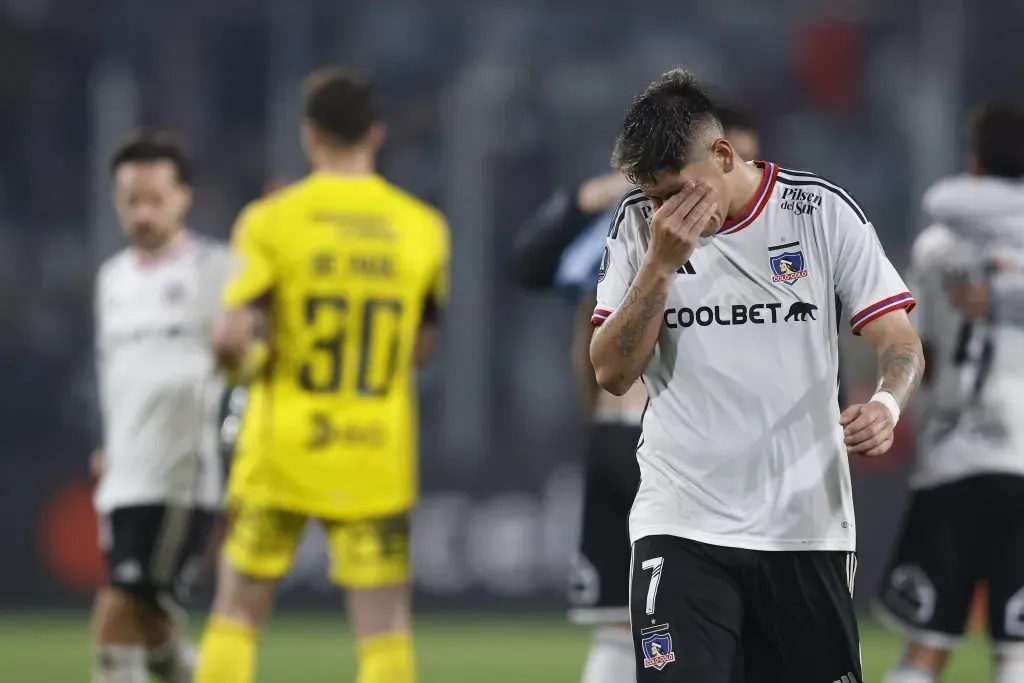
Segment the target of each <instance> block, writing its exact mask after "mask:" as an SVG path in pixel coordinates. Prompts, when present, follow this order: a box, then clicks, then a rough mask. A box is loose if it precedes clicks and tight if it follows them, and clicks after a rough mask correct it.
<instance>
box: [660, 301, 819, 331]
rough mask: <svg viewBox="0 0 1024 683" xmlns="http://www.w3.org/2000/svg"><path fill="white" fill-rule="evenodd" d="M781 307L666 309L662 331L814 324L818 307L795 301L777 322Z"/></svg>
mask: <svg viewBox="0 0 1024 683" xmlns="http://www.w3.org/2000/svg"><path fill="white" fill-rule="evenodd" d="M781 310H782V304H781V303H770V304H752V305H750V306H747V305H744V304H733V305H732V306H717V305H716V306H701V307H699V308H696V309H694V308H669V309H667V310H666V311H665V315H664V318H663V320H664V322H665V327H667V328H669V329H670V330H674V329H676V328H679V327H692V326H694V325H697V326H699V327H710V326H711V325H722V326H732V325H747V324H750V325H766V324H775V323H779V322H783V323H803V322H808V321H811V320H817V318H816V317H815V315H814V312H815V311H817V310H818V307H817V306H815V305H814V304H811V303H807V302H806V301H796V302H794V303H793V304H791V305H790V307H789V311H788V312H787V313H786V315H785V316H784V317H782V319H781V320H780V319H779V311H781Z"/></svg>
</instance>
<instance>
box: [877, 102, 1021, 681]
mask: <svg viewBox="0 0 1024 683" xmlns="http://www.w3.org/2000/svg"><path fill="white" fill-rule="evenodd" d="M969 137H970V152H971V154H970V163H969V166H970V171H971V172H970V174H969V175H965V176H960V177H957V178H952V179H947V180H944V181H941V182H939V183H938V184H936V185H935V186H934V187H933V188H932V189H931V190H929V192H928V193H927V194H926V196H925V210H926V212H927V213H928V214H930V216H931V218H932V219H933V220H934V223H933V224H932V225H931V226H929V227H928V228H926V229H925V230H924V232H922V233H921V234H920V235H919V236H918V238H917V240H916V241H915V243H914V247H913V250H912V263H911V266H912V269H913V281H914V282H915V283H916V291H917V293H919V296H920V299H919V305H918V308H917V309H916V311H915V317H916V321H915V322H916V324H917V328H918V330H919V332H920V334H921V338H922V341H923V343H924V347H925V351H926V357H927V358H928V363H929V372H928V374H927V376H926V377H925V381H924V386H925V389H924V390H923V391H922V394H923V396H922V398H924V399H925V400H924V401H922V403H923V404H924V407H925V408H926V410H925V412H924V416H923V417H924V420H923V424H922V428H921V431H920V434H919V438H918V449H917V459H916V461H915V463H914V467H913V470H912V473H911V477H910V487H911V489H912V494H911V501H910V506H909V509H908V511H907V514H906V517H905V519H904V523H903V531H902V533H901V537H900V540H899V542H898V543H897V546H896V549H895V551H894V553H893V557H892V560H891V562H890V565H889V568H888V570H887V571H886V573H885V575H884V578H883V583H882V587H881V590H880V594H879V605H880V607H882V608H883V614H884V615H885V616H887V617H889V619H888V620H887V621H889V622H890V623H892V624H894V625H896V626H899V627H900V628H901V630H903V631H904V632H905V633H906V636H907V645H906V648H905V650H904V653H903V656H902V658H901V660H900V661H899V662H898V663H897V664H896V665H895V666H894V667H893V668H892V669H891V670H890V671H889V672H888V674H887V675H886V678H885V683H935V682H936V681H938V680H939V679H940V677H941V675H942V671H943V669H944V668H945V664H946V660H947V659H948V657H949V653H950V652H951V651H952V650H953V649H954V648H955V647H956V645H957V644H958V643H959V641H960V640H961V638H962V637H963V634H964V628H965V626H966V624H967V621H968V617H969V612H970V607H971V604H972V599H973V597H974V592H975V588H976V586H977V585H978V582H979V581H985V582H986V583H987V585H988V618H989V623H988V630H989V635H990V637H991V638H992V640H993V643H994V646H995V661H994V664H993V680H994V681H995V682H996V683H1018V682H1019V681H1024V355H1022V353H1021V352H1022V348H1024V267H1022V266H1024V259H1022V258H1021V253H1022V252H1021V251H1019V249H1014V247H1019V246H1020V245H1021V242H1022V241H1024V186H1022V185H1021V182H1020V180H1021V178H1022V177H1024V107H1021V106H1019V105H1005V104H990V105H986V106H983V107H981V108H980V109H979V110H978V112H977V113H976V115H975V116H974V118H973V119H972V121H971V124H970V136H969Z"/></svg>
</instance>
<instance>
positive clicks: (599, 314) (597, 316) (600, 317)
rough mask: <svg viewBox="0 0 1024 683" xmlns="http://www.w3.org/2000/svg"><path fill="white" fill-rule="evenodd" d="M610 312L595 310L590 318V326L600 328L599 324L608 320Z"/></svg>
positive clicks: (603, 309)
mask: <svg viewBox="0 0 1024 683" xmlns="http://www.w3.org/2000/svg"><path fill="white" fill-rule="evenodd" d="M611 314H612V311H611V310H609V309H607V308H595V309H594V315H592V316H590V324H591V325H593V326H594V327H601V323H603V322H604V321H605V320H607V319H608V316H610V315H611Z"/></svg>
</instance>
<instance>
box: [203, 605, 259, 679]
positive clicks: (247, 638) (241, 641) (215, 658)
mask: <svg viewBox="0 0 1024 683" xmlns="http://www.w3.org/2000/svg"><path fill="white" fill-rule="evenodd" d="M255 681H256V631H255V629H253V628H252V627H251V626H249V625H247V624H243V623H241V622H239V621H233V620H231V619H225V618H223V617H210V623H209V624H207V625H206V632H205V633H204V634H203V640H202V642H200V644H199V661H198V663H197V666H196V676H195V683H255Z"/></svg>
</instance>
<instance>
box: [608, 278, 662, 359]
mask: <svg viewBox="0 0 1024 683" xmlns="http://www.w3.org/2000/svg"><path fill="white" fill-rule="evenodd" d="M666 301H668V293H667V292H661V293H659V292H653V293H650V294H644V293H643V292H641V291H640V290H639V289H638V288H637V287H636V286H633V287H630V288H629V291H628V292H626V300H625V301H624V302H623V304H622V306H621V307H620V310H619V316H620V317H621V318H622V327H621V328H620V329H619V334H618V335H617V336H616V337H615V348H617V349H618V350H619V355H620V356H622V357H623V358H628V357H629V356H632V355H633V354H634V353H636V350H637V347H639V346H640V342H641V341H643V337H644V330H645V329H646V327H647V324H648V323H649V322H650V321H651V318H653V317H655V316H657V315H660V314H661V311H663V310H664V309H665V302H666Z"/></svg>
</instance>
